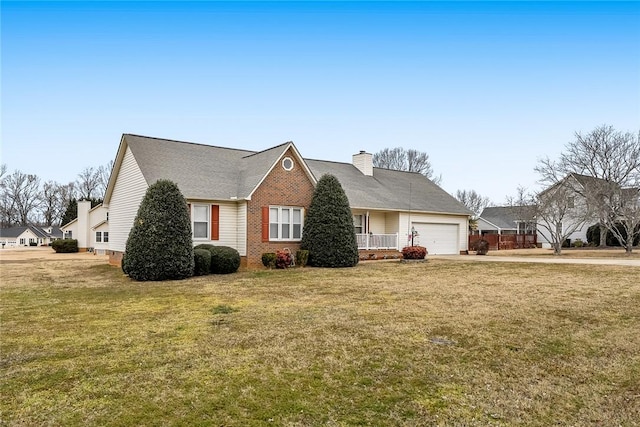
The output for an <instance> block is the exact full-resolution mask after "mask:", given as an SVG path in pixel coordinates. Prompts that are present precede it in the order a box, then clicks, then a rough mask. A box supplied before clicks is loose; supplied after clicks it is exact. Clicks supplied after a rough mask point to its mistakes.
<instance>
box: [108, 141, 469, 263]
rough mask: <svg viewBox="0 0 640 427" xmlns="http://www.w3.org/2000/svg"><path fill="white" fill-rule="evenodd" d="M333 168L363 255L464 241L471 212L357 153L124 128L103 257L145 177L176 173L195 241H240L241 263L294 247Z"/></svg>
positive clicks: (129, 216) (124, 232) (116, 248)
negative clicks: (223, 143) (218, 143)
mask: <svg viewBox="0 0 640 427" xmlns="http://www.w3.org/2000/svg"><path fill="white" fill-rule="evenodd" d="M324 174H331V175H334V176H336V178H338V180H339V181H340V183H341V184H342V187H343V188H344V190H345V193H346V195H347V198H348V199H349V203H350V206H351V208H352V211H353V217H354V227H355V229H356V230H355V231H356V235H357V238H358V246H359V249H360V251H361V258H365V257H366V258H368V257H372V256H374V255H376V254H388V253H395V254H397V253H398V251H400V250H401V249H402V247H404V246H407V244H408V243H410V240H409V239H408V238H407V236H408V235H409V234H411V230H413V231H414V233H413V234H414V244H421V245H423V246H427V249H428V250H429V252H430V253H452V254H453V253H456V254H457V253H460V252H463V251H466V250H467V228H468V220H469V216H470V215H471V212H470V211H468V210H467V209H466V208H465V207H464V206H462V205H461V204H460V203H459V202H458V201H457V200H456V199H455V198H453V197H452V196H450V195H449V194H447V193H446V192H445V191H444V190H442V189H441V188H440V187H438V186H437V185H435V184H434V183H433V182H431V181H430V180H428V179H426V178H425V177H424V176H422V175H420V174H417V173H410V172H400V171H391V170H387V169H379V168H374V167H373V165H372V156H371V154H369V153H365V152H360V153H358V154H355V155H354V156H353V162H352V163H338V162H328V161H321V160H309V159H305V158H303V157H302V156H301V155H300V153H299V152H298V149H297V148H296V146H295V145H294V144H293V143H292V142H287V143H284V144H281V145H278V146H276V147H272V148H269V149H267V150H264V151H260V152H255V151H248V150H239V149H233V148H222V147H214V146H209V145H203V144H195V143H190V142H180V141H173V140H166V139H159V138H151V137H145V136H138V135H131V134H125V135H123V136H122V139H121V142H120V146H119V148H118V153H117V155H116V159H115V163H114V167H113V170H112V174H111V178H110V180H109V185H108V187H107V191H106V193H105V198H104V202H103V206H104V207H105V208H106V209H108V212H109V237H110V238H109V250H108V252H109V260H110V262H111V263H112V264H119V262H120V260H121V259H122V254H123V252H124V250H125V247H126V241H127V238H128V236H129V231H130V229H131V227H132V224H133V221H134V219H135V216H136V213H137V211H138V207H139V205H140V202H141V201H142V198H143V197H144V194H145V192H146V190H147V188H148V186H149V185H150V184H152V183H154V182H156V181H157V180H158V179H169V180H171V181H173V182H175V183H176V184H177V185H178V187H179V188H180V190H181V192H182V194H183V195H184V196H185V198H186V199H187V203H188V205H189V209H190V212H191V220H192V230H193V241H194V244H199V243H210V244H214V245H224V246H231V247H233V248H235V249H237V250H238V252H239V253H240V256H241V257H242V263H243V265H244V266H249V267H255V266H260V265H262V264H261V258H262V254H263V253H264V252H275V251H276V250H278V249H283V248H285V247H286V248H289V249H290V250H292V251H295V250H297V249H298V248H299V245H300V239H301V237H302V230H303V227H304V217H305V212H306V211H307V210H308V208H309V205H310V204H311V198H312V195H313V190H314V187H315V184H316V182H317V180H318V179H319V178H320V177H321V176H322V175H324Z"/></svg>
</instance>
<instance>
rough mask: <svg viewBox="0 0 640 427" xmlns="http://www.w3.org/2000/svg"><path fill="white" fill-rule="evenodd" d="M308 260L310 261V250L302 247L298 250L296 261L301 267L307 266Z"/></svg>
mask: <svg viewBox="0 0 640 427" xmlns="http://www.w3.org/2000/svg"><path fill="white" fill-rule="evenodd" d="M307 261H309V251H307V250H305V249H300V250H299V251H297V252H296V263H297V264H298V265H299V266H300V267H306V265H307Z"/></svg>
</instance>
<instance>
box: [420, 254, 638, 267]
mask: <svg viewBox="0 0 640 427" xmlns="http://www.w3.org/2000/svg"><path fill="white" fill-rule="evenodd" d="M427 258H429V259H447V260H459V261H472V262H533V263H542V264H590V265H626V266H629V267H640V259H637V258H636V259H623V258H554V257H544V258H543V257H533V256H522V257H518V256H482V255H427Z"/></svg>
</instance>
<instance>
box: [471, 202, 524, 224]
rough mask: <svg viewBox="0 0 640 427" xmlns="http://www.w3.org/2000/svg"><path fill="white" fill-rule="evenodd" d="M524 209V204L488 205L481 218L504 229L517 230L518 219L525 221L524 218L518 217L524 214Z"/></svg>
mask: <svg viewBox="0 0 640 427" xmlns="http://www.w3.org/2000/svg"><path fill="white" fill-rule="evenodd" d="M523 209H526V208H525V207H522V206H492V207H487V208H484V210H483V211H482V213H481V214H480V218H481V219H484V220H485V221H488V222H490V223H491V224H493V225H495V226H496V227H498V228H501V229H503V230H505V229H506V230H516V229H517V221H523V219H522V218H518V217H519V216H522V212H523Z"/></svg>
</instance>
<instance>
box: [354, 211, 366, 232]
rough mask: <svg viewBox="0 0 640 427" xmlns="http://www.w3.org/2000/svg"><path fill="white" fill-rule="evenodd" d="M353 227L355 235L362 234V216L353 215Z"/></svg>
mask: <svg viewBox="0 0 640 427" xmlns="http://www.w3.org/2000/svg"><path fill="white" fill-rule="evenodd" d="M353 226H354V227H355V228H356V234H364V232H365V231H364V215H354V216H353Z"/></svg>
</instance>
